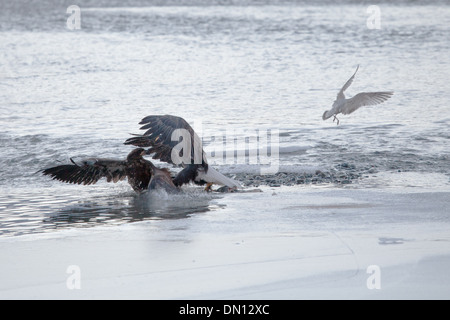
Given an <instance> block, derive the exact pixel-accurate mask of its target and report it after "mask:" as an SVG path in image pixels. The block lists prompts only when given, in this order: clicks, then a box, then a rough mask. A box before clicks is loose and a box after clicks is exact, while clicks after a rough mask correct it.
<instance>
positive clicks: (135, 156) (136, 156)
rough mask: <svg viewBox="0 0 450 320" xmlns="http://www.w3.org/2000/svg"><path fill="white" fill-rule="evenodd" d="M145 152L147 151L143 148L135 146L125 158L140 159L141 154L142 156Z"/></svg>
mask: <svg viewBox="0 0 450 320" xmlns="http://www.w3.org/2000/svg"><path fill="white" fill-rule="evenodd" d="M146 154H147V151H146V150H145V149H144V148H137V149H134V150H133V151H131V152H130V153H129V154H128V156H127V160H138V159H141V158H142V156H144V155H146Z"/></svg>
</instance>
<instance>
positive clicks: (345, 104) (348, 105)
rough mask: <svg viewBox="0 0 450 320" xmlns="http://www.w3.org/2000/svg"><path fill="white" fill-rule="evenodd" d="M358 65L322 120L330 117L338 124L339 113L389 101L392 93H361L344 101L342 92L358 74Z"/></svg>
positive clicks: (347, 112) (348, 112)
mask: <svg viewBox="0 0 450 320" xmlns="http://www.w3.org/2000/svg"><path fill="white" fill-rule="evenodd" d="M358 69H359V65H358V66H357V68H356V71H355V73H354V74H353V76H351V78H350V79H348V81H347V82H346V83H345V84H344V86H343V87H342V89H341V90H340V91H339V93H338V95H337V98H336V100H335V101H334V103H333V106H332V108H331V110H327V111H325V112H324V113H323V115H322V119H323V120H327V119H328V118H330V117H334V118H333V122H334V121H335V120H337V124H339V119H338V118H337V117H336V115H338V114H339V113H342V114H350V113H352V112H354V111H355V110H357V109H358V108H360V107H362V106H372V105H377V104H380V103H383V102H384V101H386V100H387V99H389V98H390V97H391V96H392V95H393V94H394V92H391V91H384V92H361V93H358V94H357V95H355V96H354V97H352V98H350V99H346V98H345V95H344V91H345V90H347V89H348V87H350V85H351V84H352V82H353V79H354V78H355V75H356V72H358Z"/></svg>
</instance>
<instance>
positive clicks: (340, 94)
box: [337, 64, 359, 98]
mask: <svg viewBox="0 0 450 320" xmlns="http://www.w3.org/2000/svg"><path fill="white" fill-rule="evenodd" d="M358 69H359V64H358V66H357V67H356V71H355V73H354V74H353V75H352V76H351V77H350V79H348V80H347V82H346V83H345V84H344V86H343V87H342V89H341V91H339V93H338V95H337V96H338V98H344V91H345V90H347V89H348V87H350V85H351V84H352V83H353V79H354V78H355V75H356V73H357V72H358Z"/></svg>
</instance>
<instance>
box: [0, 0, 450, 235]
mask: <svg viewBox="0 0 450 320" xmlns="http://www.w3.org/2000/svg"><path fill="white" fill-rule="evenodd" d="M0 4H1V10H0V123H1V126H0V191H1V195H0V234H2V235H9V236H10V235H19V234H25V233H34V232H46V231H52V230H55V229H58V228H62V227H67V226H77V227H89V226H95V225H99V224H105V223H106V224H115V223H124V222H128V221H136V220H142V219H160V218H182V217H186V216H189V215H191V214H197V213H202V212H208V211H211V210H219V209H220V208H221V207H223V206H226V203H227V198H229V197H232V196H233V195H232V194H225V195H217V194H204V193H203V192H201V190H200V189H197V188H195V187H191V188H187V190H186V191H185V193H186V194H185V195H182V196H179V197H178V198H176V199H175V200H174V199H173V198H170V199H169V197H167V195H159V196H154V195H153V196H148V195H144V196H137V195H136V194H135V193H134V192H133V191H132V189H131V188H130V186H129V185H128V184H127V183H126V182H121V183H118V184H108V183H106V182H104V181H101V182H99V183H98V184H96V185H93V186H78V185H69V184H63V183H61V182H58V181H52V180H51V179H50V178H49V177H45V176H42V175H41V174H40V173H38V171H39V170H41V169H44V168H47V167H49V166H54V165H58V164H61V163H66V162H68V161H69V158H70V157H89V156H98V157H112V158H125V157H126V155H127V154H128V152H129V151H130V150H131V148H130V146H126V145H123V142H124V141H125V140H126V139H127V138H128V137H130V135H129V134H130V133H138V132H139V125H138V122H139V121H140V119H141V118H143V117H144V116H147V115H150V114H173V115H178V116H182V117H184V118H185V119H186V120H188V121H190V122H191V121H192V122H196V123H201V126H200V127H199V126H197V128H201V135H202V136H203V138H204V143H205V149H206V151H208V152H211V150H218V149H219V148H220V147H221V145H220V143H218V142H217V139H216V140H214V139H212V137H219V136H221V135H223V134H224V133H225V132H226V133H227V135H228V133H235V134H236V136H238V137H241V138H242V137H246V136H252V135H255V134H257V132H265V130H269V129H270V130H277V132H279V163H278V165H279V167H278V170H277V173H276V174H272V175H260V174H259V168H260V166H259V164H258V163H251V162H249V161H245V159H244V160H242V159H240V160H239V159H237V160H236V161H235V163H220V161H219V162H218V163H216V164H217V169H218V170H219V171H221V172H223V173H225V174H227V175H229V176H232V177H235V178H236V179H237V180H240V181H241V182H242V183H243V184H244V185H245V186H246V187H247V188H258V187H261V186H267V187H272V188H274V190H276V188H277V187H278V186H283V185H290V186H298V185H301V186H302V187H304V188H313V187H322V186H323V187H328V186H333V187H337V188H358V189H362V188H383V187H386V186H397V185H398V186H400V187H402V186H412V187H415V186H417V187H421V188H425V189H427V188H429V189H430V190H431V189H433V190H440V188H448V186H449V185H450V162H449V156H450V148H449V142H450V141H449V139H450V129H449V126H450V106H449V101H450V90H449V89H450V87H449V82H448V81H449V75H450V37H449V34H450V5H449V4H448V2H446V1H436V2H429V1H414V2H408V1H403V2H399V3H397V4H395V5H393V4H389V3H380V4H378V8H379V10H380V11H379V13H380V14H379V20H378V21H379V29H377V28H375V29H374V28H370V27H369V23H368V19H370V17H371V13H368V11H367V10H368V7H369V5H370V4H369V3H364V4H360V3H354V2H351V1H349V2H336V3H335V2H333V1H323V2H316V1H310V2H309V1H301V2H295V1H283V2H278V1H270V0H267V1H260V2H258V3H257V4H251V3H249V2H239V1H238V2H233V4H231V3H228V2H225V3H222V2H220V1H216V2H208V4H205V2H200V1H199V2H195V3H194V5H193V3H192V2H187V1H186V2H184V1H171V2H170V3H169V4H168V5H166V4H165V2H161V1H143V0H141V1H126V2H118V1H117V2H114V1H99V2H97V1H78V2H77V3H76V5H78V6H79V7H80V20H79V22H80V29H70V28H68V27H67V24H66V22H67V20H68V18H69V17H70V15H71V14H70V13H67V12H66V10H67V8H68V7H69V6H70V5H72V4H74V3H72V2H66V1H64V2H62V3H61V1H56V0H47V1H39V2H33V3H29V2H28V1H5V0H1V1H0ZM358 64H359V65H360V69H359V71H358V74H357V75H356V78H355V80H354V82H353V84H352V86H351V87H350V88H349V89H348V90H347V91H346V94H347V95H348V96H350V97H351V96H353V95H355V94H357V93H358V92H363V91H394V95H393V97H392V98H391V99H389V100H388V101H386V102H385V103H383V104H380V105H377V106H367V107H362V108H361V109H359V110H357V111H356V112H355V113H353V114H351V115H348V116H344V115H341V116H338V117H339V119H340V121H341V123H340V125H339V126H337V125H336V123H333V121H332V119H331V118H330V119H328V120H327V121H323V120H322V114H323V112H324V111H325V110H329V109H330V108H331V105H332V103H333V101H334V99H335V98H336V94H337V93H338V91H339V90H340V88H341V87H342V86H343V84H344V83H345V81H347V80H348V78H349V77H350V76H351V75H352V74H353V73H354V71H355V68H356V66H357V65H358ZM238 140H239V139H238ZM252 148H255V147H254V146H253V145H252V144H246V143H245V140H243V139H241V140H239V141H237V143H236V145H235V146H234V149H233V148H232V149H233V150H236V154H237V153H238V152H241V151H242V150H244V153H245V150H246V149H248V150H251V149H252ZM241 160H242V161H241ZM397 173H402V175H401V178H400V179H398V178H395V177H397V176H396V174H397ZM270 190H272V189H270ZM270 192H272V191H270ZM298 194H299V198H300V197H301V190H300V191H299V193H298Z"/></svg>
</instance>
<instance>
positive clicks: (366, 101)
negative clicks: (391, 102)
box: [341, 92, 394, 114]
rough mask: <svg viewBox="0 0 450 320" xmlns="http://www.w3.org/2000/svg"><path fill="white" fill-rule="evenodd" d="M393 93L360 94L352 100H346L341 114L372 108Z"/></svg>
mask: <svg viewBox="0 0 450 320" xmlns="http://www.w3.org/2000/svg"><path fill="white" fill-rule="evenodd" d="M393 94H394V93H393V92H361V93H358V94H357V95H355V96H354V97H353V98H350V99H347V100H346V103H345V105H344V106H343V107H342V110H341V112H342V114H350V113H352V112H354V111H355V110H357V109H358V108H359V107H362V106H373V105H376V104H380V103H383V102H384V101H386V100H387V99H389V98H390V97H391V96H392V95H393Z"/></svg>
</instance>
